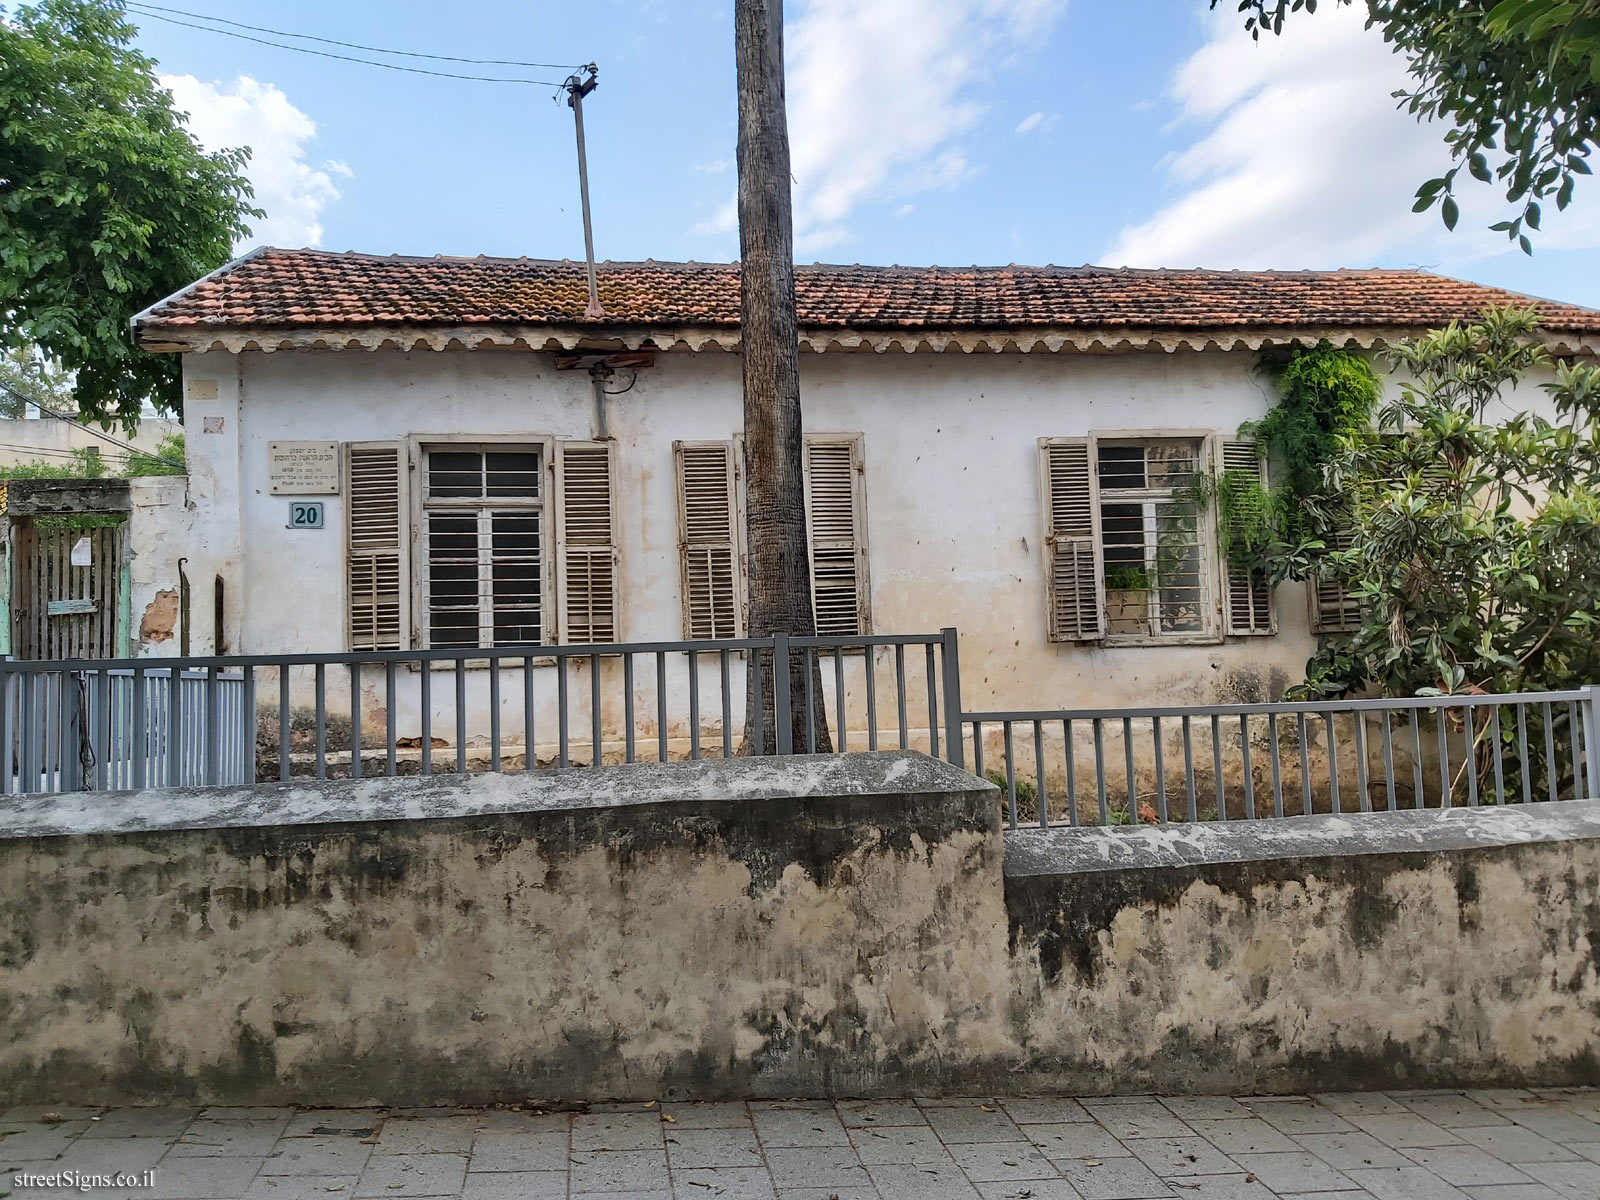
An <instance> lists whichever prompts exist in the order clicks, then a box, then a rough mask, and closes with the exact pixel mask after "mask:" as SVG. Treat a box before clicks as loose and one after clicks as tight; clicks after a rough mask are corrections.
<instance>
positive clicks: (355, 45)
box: [127, 0, 583, 71]
mask: <svg viewBox="0 0 1600 1200" xmlns="http://www.w3.org/2000/svg"><path fill="white" fill-rule="evenodd" d="M127 7H129V8H136V9H139V10H140V11H142V12H145V13H148V14H150V15H155V14H157V13H167V14H169V15H171V16H177V17H192V18H194V19H195V20H197V21H209V22H211V23H212V24H214V25H231V26H232V27H233V28H235V29H248V30H250V31H251V32H252V33H268V34H271V35H272V36H273V37H286V38H295V39H297V40H299V41H305V42H321V43H322V44H323V45H324V46H342V47H343V48H344V49H346V50H365V51H367V52H368V53H370V54H394V55H398V56H400V57H403V58H429V59H432V60H434V61H435V62H455V63H467V64H469V65H471V66H475V67H531V68H533V69H535V70H545V71H576V70H578V69H579V68H580V67H581V66H582V65H583V64H582V63H536V62H522V61H520V60H518V59H514V58H459V57H457V56H455V55H452V54H423V53H421V52H420V51H417V50H388V49H385V48H384V47H382V46H364V45H362V44H361V43H360V42H341V41H339V40H337V39H336V38H325V37H317V36H316V35H314V34H310V33H292V32H290V31H288V30H284V29H267V28H265V27H264V26H261V25H246V24H245V23H244V22H243V21H230V20H228V19H227V18H226V17H213V16H210V15H208V14H206V13H194V12H187V11H185V10H184V9H181V8H167V7H165V6H163V5H160V4H148V3H144V2H143V0H129V3H128V4H127ZM213 32H215V33H221V32H222V30H220V29H218V30H213Z"/></svg>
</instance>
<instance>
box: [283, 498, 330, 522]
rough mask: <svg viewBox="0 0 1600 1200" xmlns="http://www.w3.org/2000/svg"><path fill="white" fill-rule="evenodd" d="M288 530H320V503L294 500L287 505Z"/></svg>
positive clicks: (318, 501)
mask: <svg viewBox="0 0 1600 1200" xmlns="http://www.w3.org/2000/svg"><path fill="white" fill-rule="evenodd" d="M289 528H290V529H321V528H322V501H320V500H295V501H292V502H290V504H289Z"/></svg>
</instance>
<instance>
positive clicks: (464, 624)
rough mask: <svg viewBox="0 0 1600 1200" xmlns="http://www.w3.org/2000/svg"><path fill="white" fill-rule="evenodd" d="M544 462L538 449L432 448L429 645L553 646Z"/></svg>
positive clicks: (427, 462)
mask: <svg viewBox="0 0 1600 1200" xmlns="http://www.w3.org/2000/svg"><path fill="white" fill-rule="evenodd" d="M542 460H543V451H542V449H541V448H540V447H538V446H516V445H504V446H471V445H459V444H445V445H434V446H424V447H423V462H422V469H423V488H424V491H423V500H422V523H423V528H422V558H423V572H424V574H423V586H424V596H423V611H424V619H425V623H426V628H427V643H428V645H429V646H435V647H450V646H457V647H459V646H519V645H538V644H540V643H542V642H543V641H544V640H545V637H544V607H545V597H544V570H545V543H546V539H545V524H546V522H545V495H544V470H543V461H542Z"/></svg>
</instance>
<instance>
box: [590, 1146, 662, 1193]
mask: <svg viewBox="0 0 1600 1200" xmlns="http://www.w3.org/2000/svg"><path fill="white" fill-rule="evenodd" d="M571 1174H572V1190H573V1191H574V1192H620V1191H625V1190H627V1189H630V1188H633V1189H641V1190H642V1189H649V1188H658V1187H666V1186H668V1180H669V1179H670V1176H669V1175H668V1173H667V1152H666V1151H665V1150H598V1151H585V1152H582V1153H579V1152H577V1151H574V1152H573V1155H572V1166H571Z"/></svg>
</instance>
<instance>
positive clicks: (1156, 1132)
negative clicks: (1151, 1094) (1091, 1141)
mask: <svg viewBox="0 0 1600 1200" xmlns="http://www.w3.org/2000/svg"><path fill="white" fill-rule="evenodd" d="M1083 1106H1084V1107H1085V1108H1087V1109H1088V1110H1089V1111H1090V1112H1091V1113H1093V1114H1094V1119H1095V1120H1097V1121H1099V1122H1100V1124H1102V1125H1104V1126H1105V1127H1106V1128H1107V1129H1109V1130H1110V1131H1111V1133H1112V1134H1113V1135H1114V1136H1116V1137H1119V1138H1142V1137H1193V1136H1194V1130H1192V1129H1190V1128H1189V1126H1187V1125H1186V1124H1184V1123H1183V1122H1182V1121H1180V1120H1178V1118H1177V1117H1175V1116H1173V1115H1172V1114H1171V1113H1170V1112H1168V1111H1167V1109H1165V1108H1164V1107H1162V1105H1161V1104H1160V1103H1159V1102H1157V1101H1155V1100H1140V1101H1137V1102H1131V1103H1130V1102H1123V1103H1114V1104H1108V1103H1106V1102H1105V1101H1104V1100H1085V1101H1084V1102H1083Z"/></svg>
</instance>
